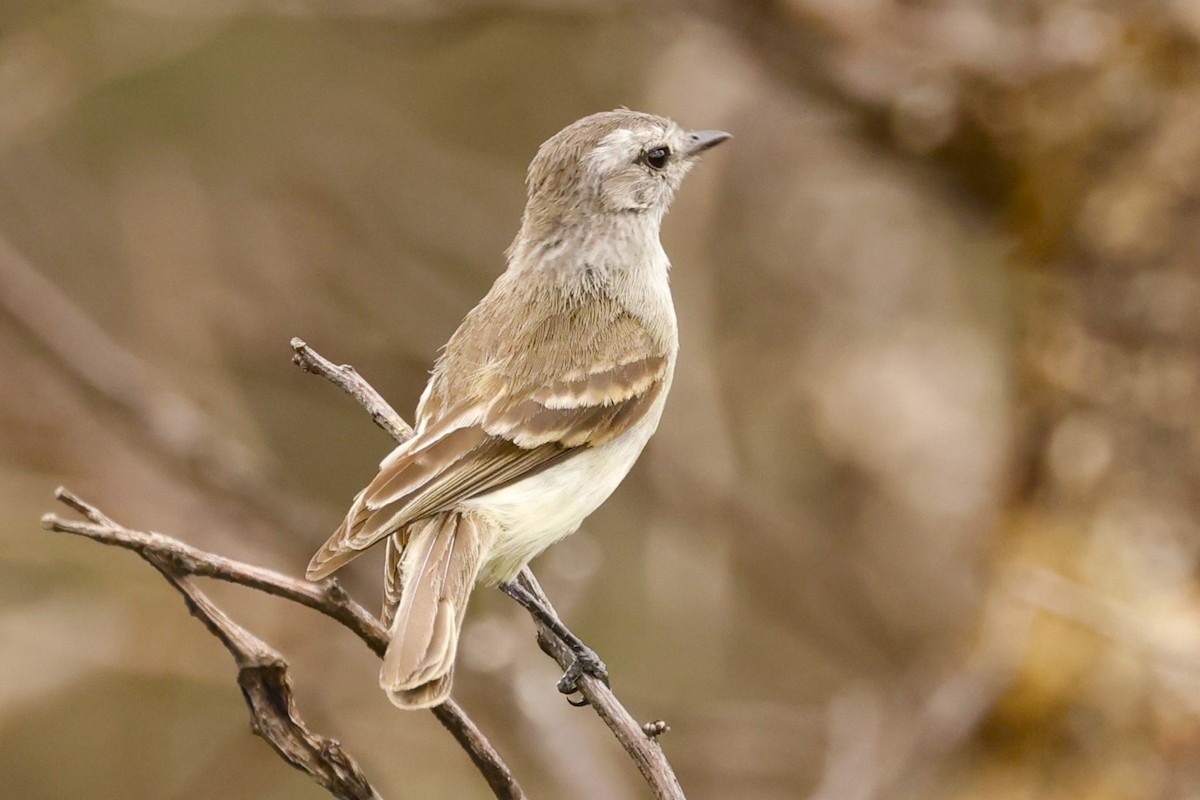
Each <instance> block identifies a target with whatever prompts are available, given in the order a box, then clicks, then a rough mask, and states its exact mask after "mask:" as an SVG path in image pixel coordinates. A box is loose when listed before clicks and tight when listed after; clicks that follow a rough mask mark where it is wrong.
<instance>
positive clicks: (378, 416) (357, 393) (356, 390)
mask: <svg viewBox="0 0 1200 800" xmlns="http://www.w3.org/2000/svg"><path fill="white" fill-rule="evenodd" d="M292 350H293V351H294V352H295V356H294V357H293V361H294V362H295V363H296V364H297V365H298V366H300V367H301V368H303V369H304V370H305V371H306V372H314V373H316V374H318V375H321V376H323V377H325V378H327V379H329V380H330V381H332V382H333V383H334V384H335V385H337V386H338V387H339V388H341V389H342V390H343V391H344V392H346V393H347V394H349V395H350V396H351V397H353V398H354V399H355V400H357V401H358V402H359V404H360V405H362V407H363V408H364V409H366V411H367V412H368V413H369V414H370V415H371V418H372V419H374V420H375V422H376V424H378V425H379V426H380V427H381V428H383V429H384V430H386V431H387V432H388V433H389V434H391V435H392V437H393V438H395V439H396V440H397V441H398V442H404V441H405V440H406V439H408V437H409V436H411V435H412V430H413V429H412V426H411V425H409V424H408V423H407V422H405V421H404V420H403V419H402V418H401V417H400V415H399V414H397V413H396V411H395V409H393V408H392V407H391V406H390V405H389V404H388V403H387V401H386V400H384V399H383V398H382V397H381V396H380V395H379V393H378V392H376V391H375V389H374V388H372V387H371V386H370V384H368V383H367V382H366V381H364V380H363V379H362V377H361V376H360V375H359V374H358V372H357V371H355V369H354V368H353V367H350V366H348V365H343V366H340V367H338V366H335V365H334V364H333V363H332V362H330V361H329V360H327V359H325V358H324V357H322V356H321V355H320V354H318V353H317V352H316V351H315V350H313V349H312V348H311V347H309V346H308V345H307V344H305V343H304V342H303V341H302V340H300V339H292ZM518 581H519V582H520V583H521V584H522V585H523V586H524V587H525V588H526V589H528V590H529V591H530V592H532V593H533V594H534V596H535V597H537V598H538V600H540V601H541V603H542V604H543V606H544V607H545V608H546V609H548V610H549V611H550V612H551V613H552V614H554V615H555V616H556V617H557V613H556V612H554V607H553V606H552V605H551V604H550V601H549V599H547V597H546V594H545V592H543V591H542V587H541V586H540V585H539V584H538V582H537V578H535V577H534V575H533V571H532V570H530V569H529V567H525V568H524V569H523V570H522V571H521V574H520V576H519V577H518ZM536 621H537V620H536V619H535V622H536ZM538 629H539V630H538V644H539V645H540V646H541V648H542V650H543V651H545V652H546V654H547V655H549V656H550V657H551V658H553V659H554V660H555V661H557V662H558V664H559V666H561V667H562V668H563V669H564V670H565V669H566V668H567V667H568V666H569V665H570V664H571V662H572V660H573V659H574V655H573V654H572V653H571V651H570V649H569V648H567V646H566V645H564V644H563V643H562V642H561V641H560V640H559V639H558V637H556V636H555V635H554V634H553V633H551V632H550V631H549V630H548V629H547V628H545V626H543V625H542V624H541V623H538ZM579 691H580V694H582V695H583V697H584V699H585V700H587V701H588V704H590V705H591V706H592V708H594V709H595V710H596V714H597V715H599V717H600V719H602V720H603V721H604V723H605V724H606V725H608V727H609V730H611V731H612V732H613V736H615V737H616V738H617V741H618V742H620V743H621V746H622V747H624V748H625V752H627V753H628V754H629V757H630V758H632V759H633V762H634V763H635V764H636V765H637V768H638V770H639V771H640V772H641V773H642V777H643V778H645V779H646V783H648V784H649V785H650V789H651V791H653V792H654V796H655V797H656V798H660V800H684V794H683V789H682V787H681V786H680V785H679V779H678V778H676V777H675V771H674V770H673V769H672V768H671V764H670V762H668V761H667V757H666V754H665V753H663V750H662V747H661V746H660V745H659V744H658V741H657V740H656V738H655V737H657V736H658V735H659V734H661V733H663V732H665V731H666V730H667V725H666V723H665V722H662V721H661V720H659V721H656V722H655V723H651V724H650V725H651V727H649V728H643V726H641V725H640V724H638V722H637V720H635V719H634V718H633V715H631V714H630V713H629V711H628V710H626V708H625V706H624V705H622V704H621V702H620V701H619V700H618V699H617V697H616V695H615V694H613V692H612V690H611V689H610V688H609V687H607V686H605V685H604V683H603V682H602V681H599V680H597V679H596V678H594V677H592V676H591V675H588V674H586V673H585V674H584V675H582V676H581V677H580V679H579Z"/></svg>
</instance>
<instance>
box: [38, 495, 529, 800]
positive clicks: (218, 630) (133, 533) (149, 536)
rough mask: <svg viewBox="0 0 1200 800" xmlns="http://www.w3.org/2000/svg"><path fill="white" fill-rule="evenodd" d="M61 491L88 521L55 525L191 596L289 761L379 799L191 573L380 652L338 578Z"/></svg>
mask: <svg viewBox="0 0 1200 800" xmlns="http://www.w3.org/2000/svg"><path fill="white" fill-rule="evenodd" d="M55 496H56V497H57V498H58V499H59V500H60V501H61V502H62V503H64V504H65V505H67V506H70V507H71V508H73V509H75V510H76V511H78V512H79V513H80V514H81V515H82V516H83V517H84V520H85V521H80V520H72V519H64V518H62V517H59V516H58V515H56V514H46V515H45V516H44V517H42V525H43V527H45V528H47V529H48V530H53V531H60V532H63V533H72V534H76V535H79V536H86V537H87V538H89V539H92V540H94V541H97V542H101V543H103V544H109V545H115V546H117V547H123V548H125V549H127V550H133V551H134V552H136V553H137V554H138V555H140V556H141V557H142V558H144V559H145V560H146V561H148V562H150V563H151V564H152V565H153V566H154V567H155V568H156V569H157V570H158V571H159V572H161V573H162V574H163V576H164V577H166V578H167V580H168V581H170V582H171V584H172V585H173V586H175V588H176V589H178V590H179V591H180V592H182V593H183V594H184V596H185V597H186V598H187V600H188V603H189V608H190V609H191V610H192V613H193V614H195V615H196V616H198V617H199V618H200V619H201V620H203V621H204V623H205V624H206V625H207V626H208V627H209V630H210V631H212V632H213V634H214V635H216V636H217V637H218V638H219V639H221V641H222V642H223V643H224V644H225V646H226V647H227V648H229V651H230V652H231V653H233V655H234V658H235V659H236V660H237V663H238V671H239V672H238V683H239V685H241V687H242V692H243V694H244V695H245V697H246V703H247V705H248V706H249V707H250V711H251V715H252V720H253V726H254V731H255V733H257V734H258V735H260V736H262V737H263V738H265V739H267V740H268V741H269V742H270V743H271V745H272V746H273V747H274V748H275V749H276V750H277V751H278V752H279V754H280V755H281V756H282V757H283V758H284V759H286V760H287V761H288V762H289V763H290V764H292V765H293V766H296V767H297V768H299V769H302V770H304V771H305V772H308V773H309V774H310V775H312V776H313V778H314V779H316V780H317V781H318V782H319V783H320V784H321V785H322V786H324V787H326V788H327V789H329V791H330V792H332V793H333V794H334V795H335V796H337V797H340V798H355V799H356V800H357V798H375V797H378V795H377V794H376V793H375V792H374V790H373V789H371V787H370V785H369V784H368V783H367V782H366V780H365V778H363V777H362V775H361V773H360V772H359V771H358V768H357V767H356V766H355V765H354V762H353V760H352V759H351V758H350V757H349V756H348V755H346V754H345V753H344V752H342V751H341V749H340V748H339V747H338V746H337V745H336V743H334V742H332V741H331V740H328V739H325V738H323V737H320V736H317V735H315V734H311V733H309V731H308V730H307V728H305V727H304V724H303V722H301V721H300V719H299V718H298V717H297V716H296V714H295V707H294V703H293V702H292V699H291V689H290V685H289V683H288V680H287V674H286V673H287V663H286V662H285V661H284V660H283V658H282V657H281V656H280V655H279V654H278V653H276V652H275V651H274V650H272V649H271V648H270V647H268V646H267V645H266V644H265V643H263V642H261V641H260V640H258V639H257V638H256V637H254V636H253V635H252V634H250V633H249V632H248V631H245V630H244V629H242V628H241V627H239V626H237V625H236V623H234V622H232V620H229V618H228V617H227V616H226V615H225V614H224V613H223V612H221V611H220V610H219V609H217V608H216V607H215V606H213V605H212V603H211V602H210V601H208V599H207V598H205V597H204V595H202V594H201V593H200V592H199V591H198V590H197V589H196V588H195V587H194V586H193V585H192V584H191V583H190V581H188V580H187V577H188V576H202V577H209V578H216V579H218V580H223V581H227V582H229V583H236V584H239V585H242V586H248V587H250V588H253V589H257V590H258V591H261V592H265V593H267V594H272V595H275V596H276V597H281V598H284V599H286V600H290V601H292V602H295V603H298V604H300V605H304V606H307V607H308V608H311V609H313V610H315V611H319V612H320V613H322V614H324V615H326V616H327V617H330V618H331V619H334V620H336V621H337V622H339V623H341V624H342V625H343V626H345V627H346V628H348V629H349V630H350V631H351V632H353V633H354V634H355V635H356V636H358V638H359V639H361V640H362V641H363V642H364V643H366V645H367V646H368V647H369V648H371V651H372V652H374V653H375V654H376V655H377V656H381V657H382V655H383V653H384V651H385V650H386V649H387V642H388V634H387V629H386V628H384V627H383V625H382V624H381V623H380V622H379V620H377V619H376V618H375V617H373V616H372V615H371V614H370V613H369V612H368V611H367V610H366V609H365V608H363V607H362V606H361V605H360V604H359V603H357V602H355V601H354V600H353V599H351V598H350V597H349V596H348V595H347V594H346V593H345V592H344V591H343V590H342V588H341V586H340V585H339V584H338V583H337V581H336V580H326V581H321V582H320V583H312V582H309V581H304V580H299V579H297V578H292V577H289V576H287V575H284V574H282V573H279V572H275V571H273V570H269V569H264V568H262V567H256V566H253V565H250V564H244V563H242V562H240V561H234V560H233V559H229V558H225V557H224V556H219V555H216V554H215V553H208V552H205V551H204V550H200V549H198V548H195V547H192V546H190V545H188V544H185V543H183V542H181V541H179V540H178V539H173V538H171V537H170V536H165V535H163V534H161V533H153V532H147V531H137V530H131V529H129V528H126V527H124V526H122V525H120V524H118V523H116V522H114V521H113V520H112V519H110V518H109V517H108V516H107V515H106V514H104V513H103V512H102V511H100V509H99V508H97V507H96V506H94V505H92V504H90V503H88V502H86V501H84V500H83V499H81V498H80V497H78V496H77V495H75V494H73V493H71V492H69V491H68V490H66V489H62V488H60V489H58V491H57V492H56V493H55ZM433 713H434V716H436V717H437V718H438V721H439V722H441V723H442V725H443V726H445V727H446V729H447V730H449V731H450V733H451V734H453V736H454V738H455V739H456V740H457V741H458V743H459V744H460V745H461V746H462V747H463V749H464V750H466V751H467V754H468V755H469V756H470V757H471V760H472V761H473V762H474V763H475V766H476V767H477V768H478V769H479V771H480V773H482V775H483V777H484V779H485V780H486V781H487V782H488V785H489V786H490V787H491V788H492V792H493V793H494V794H495V796H496V797H497V798H500V800H524V798H525V794H524V792H523V791H522V790H521V787H520V786H519V785H518V784H517V782H516V779H515V778H514V777H513V775H512V771H511V770H509V768H508V766H507V765H506V764H505V763H504V760H503V759H502V758H501V757H500V755H499V753H497V752H496V750H495V748H493V747H492V745H491V743H490V742H488V740H487V739H486V738H485V737H484V736H483V734H482V733H481V732H480V731H479V729H478V728H477V727H476V726H475V724H474V723H473V722H472V721H471V720H470V718H469V717H467V715H466V714H465V713H464V712H463V711H462V709H461V708H460V707H459V706H458V705H457V704H456V703H454V702H453V701H447V702H445V703H443V704H442V705H440V706H438V707H437V708H434V709H433Z"/></svg>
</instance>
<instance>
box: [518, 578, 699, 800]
mask: <svg viewBox="0 0 1200 800" xmlns="http://www.w3.org/2000/svg"><path fill="white" fill-rule="evenodd" d="M517 580H518V581H519V582H520V583H521V585H522V586H524V587H525V588H526V589H528V590H529V591H530V592H532V593H533V595H534V597H536V598H537V599H538V601H539V602H541V604H542V605H543V606H544V607H545V608H546V609H547V610H549V611H550V612H551V613H553V614H555V616H557V613H556V612H555V611H554V606H552V605H551V604H550V599H549V598H548V597H546V593H545V592H543V591H542V587H541V586H540V585H539V584H538V582H537V578H535V577H534V575H533V571H532V570H531V569H529V567H525V569H523V570H521V574H520V575H518V576H517ZM534 622H535V623H536V624H537V626H538V645H539V646H541V648H542V650H543V651H544V652H545V653H546V654H547V655H549V656H550V657H551V658H553V659H554V660H555V661H557V662H558V665H559V666H560V667H562V668H563V669H566V668H567V667H568V666H570V664H571V662H572V661H573V660H574V658H575V656H574V654H573V653H572V652H571V650H570V648H568V647H567V646H566V645H565V644H563V643H562V642H561V641H560V640H559V639H558V637H557V636H555V635H554V634H553V633H551V632H550V630H549V629H547V628H546V627H545V626H544V625H543V624H542V623H540V622H538V621H537V620H536V619H535V620H534ZM579 693H580V694H582V695H583V697H584V699H585V700H587V701H588V705H590V706H591V707H592V708H593V709H595V711H596V714H597V715H598V716H599V717H600V719H602V720H604V724H605V725H607V726H608V728H609V730H611V731H612V733H613V736H615V737H616V739H617V741H618V742H620V743H621V746H622V747H624V748H625V752H626V753H628V754H629V757H630V758H632V759H633V763H634V764H636V765H637V768H638V771H639V772H641V773H642V777H643V778H645V779H646V783H648V784H649V785H650V789H651V790H652V791H653V792H654V796H655V797H656V798H659V799H660V800H685V799H684V795H683V787H682V786H680V785H679V779H678V778H677V777H675V770H674V769H672V768H671V763H670V762H669V761H667V756H666V753H664V752H663V749H662V746H661V745H660V744H659V743H658V740H657V738H656V737H657V736H658V735H659V734H661V733H663V732H665V730H666V729H667V725H666V723H665V722H663V721H662V720H657V721H656V722H655V723H652V728H651V729H650V730H647V728H646V727H645V726H643V725H641V724H639V723H638V721H637V720H635V719H634V718H633V715H632V714H630V713H629V711H628V710H627V709H626V708H625V706H624V705H622V703H621V701H620V700H618V699H617V696H616V695H615V694H613V691H612V689H611V688H609V687H608V686H605V685H604V682H603V681H601V680H598V679H596V678H594V677H592V676H591V675H588V674H587V673H584V674H583V675H581V676H580V677H579ZM659 726H661V729H660V728H659Z"/></svg>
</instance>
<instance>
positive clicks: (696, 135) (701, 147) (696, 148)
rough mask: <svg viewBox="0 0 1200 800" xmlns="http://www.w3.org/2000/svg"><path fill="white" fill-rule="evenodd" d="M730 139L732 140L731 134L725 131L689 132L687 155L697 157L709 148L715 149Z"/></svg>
mask: <svg viewBox="0 0 1200 800" xmlns="http://www.w3.org/2000/svg"><path fill="white" fill-rule="evenodd" d="M731 138H733V134H732V133H726V132H725V131H691V132H690V133H688V135H687V140H688V150H687V155H689V156H698V155H700V154H701V153H703V152H704V151H705V150H708V149H709V148H710V147H716V146H717V145H719V144H720V143H721V142H723V141H725V140H726V139H731Z"/></svg>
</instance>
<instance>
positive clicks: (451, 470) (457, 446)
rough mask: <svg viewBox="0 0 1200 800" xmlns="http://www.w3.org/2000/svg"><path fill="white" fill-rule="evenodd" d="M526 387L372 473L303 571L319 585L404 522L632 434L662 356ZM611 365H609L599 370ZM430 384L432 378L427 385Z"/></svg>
mask: <svg viewBox="0 0 1200 800" xmlns="http://www.w3.org/2000/svg"><path fill="white" fill-rule="evenodd" d="M644 353H645V350H644V349H643V350H641V351H640V354H642V357H638V358H630V359H627V360H624V361H621V362H620V363H617V364H616V366H611V367H607V368H604V369H599V370H596V371H593V372H586V373H581V372H580V371H579V370H577V369H575V370H571V371H569V372H566V373H564V374H561V375H559V376H558V377H557V378H556V379H553V380H549V381H547V380H540V381H538V382H537V383H533V382H530V383H527V384H526V385H525V386H524V388H522V389H521V390H519V391H512V389H511V386H510V388H509V389H508V391H501V392H498V393H496V394H495V395H494V396H492V397H490V398H488V399H486V400H484V399H482V398H481V399H476V400H475V401H473V402H470V403H466V404H462V405H459V406H458V407H456V408H454V409H452V410H448V413H445V414H443V415H442V416H441V418H440V419H439V420H434V421H431V422H429V423H428V424H427V425H426V426H424V428H423V429H422V430H421V431H420V432H419V433H417V434H416V435H415V436H414V437H413V438H412V439H410V440H409V441H408V442H406V443H405V444H403V445H401V446H400V447H398V448H397V449H396V450H395V451H394V452H393V453H392V454H391V455H389V456H388V457H387V458H386V459H384V461H383V463H382V464H381V465H380V471H379V474H377V475H376V476H375V479H374V480H373V481H371V483H370V485H368V486H367V488H366V489H364V490H363V491H362V492H361V493H359V495H358V497H356V498H355V500H354V504H353V505H352V506H351V508H350V512H349V513H348V514H347V516H346V519H345V521H343V523H342V525H341V527H339V528H338V530H337V531H336V532H335V533H334V535H333V536H332V537H330V539H329V541H327V542H326V543H325V544H324V546H322V547H321V549H320V550H319V551H317V554H316V555H315V556H313V559H312V561H311V563H310V564H309V566H308V571H307V574H308V577H309V578H310V579H312V580H316V579H318V578H323V577H325V576H326V575H329V574H330V573H332V572H333V571H335V570H337V569H338V568H339V567H341V566H342V565H343V564H345V563H347V562H348V561H350V560H351V559H353V558H354V557H356V556H357V555H358V554H359V553H360V552H361V551H363V550H365V549H366V548H368V547H370V546H371V545H373V544H375V543H376V542H378V541H379V540H380V539H382V538H384V537H385V536H388V535H389V534H391V533H393V532H395V531H398V530H401V529H402V528H404V527H405V526H406V525H408V524H409V523H411V522H413V521H415V520H417V519H420V518H422V517H425V516H428V515H430V514H436V513H438V512H439V511H444V510H446V509H449V508H451V507H453V506H454V505H455V504H456V503H458V502H461V501H462V500H466V499H469V498H472V497H475V496H477V495H480V494H483V493H485V492H488V491H491V490H494V489H497V488H499V487H501V486H503V485H505V484H507V483H510V482H512V481H515V480H518V479H520V478H522V477H526V476H528V475H530V474H531V473H533V472H534V471H535V470H539V469H544V468H545V467H547V466H549V465H551V464H553V463H556V462H557V461H559V460H561V459H564V458H568V457H570V456H571V455H572V454H573V453H575V452H578V451H579V450H580V449H581V448H584V447H594V446H597V445H600V444H603V443H605V442H608V441H610V440H612V439H613V438H615V437H617V436H619V435H620V434H622V433H624V432H625V431H627V430H629V429H630V428H631V427H633V426H634V425H636V424H637V423H638V422H639V421H640V420H641V419H642V418H643V417H644V416H645V414H646V412H647V411H649V410H650V408H652V407H653V405H654V401H655V400H656V399H657V398H658V396H659V395H660V394H661V393H662V391H663V390H664V389H665V387H666V385H667V384H668V382H669V380H670V369H671V363H670V360H669V358H668V356H667V354H666V353H663V354H661V355H652V356H644ZM609 363H611V361H609ZM435 377H436V376H435Z"/></svg>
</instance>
